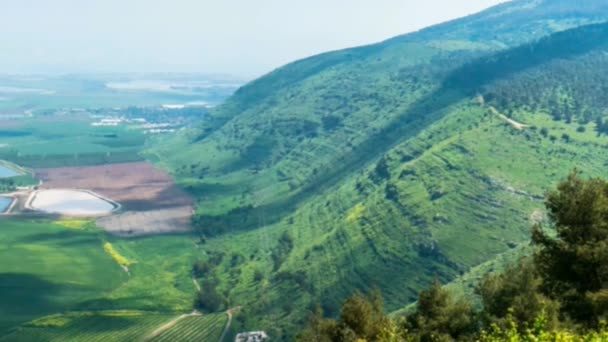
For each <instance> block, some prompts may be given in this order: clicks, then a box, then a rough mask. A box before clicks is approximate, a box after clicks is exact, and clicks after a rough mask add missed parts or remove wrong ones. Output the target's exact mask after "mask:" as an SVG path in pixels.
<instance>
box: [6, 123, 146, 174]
mask: <svg viewBox="0 0 608 342" xmlns="http://www.w3.org/2000/svg"><path fill="white" fill-rule="evenodd" d="M91 122H92V119H91V118H90V117H88V116H86V115H71V116H59V115H52V116H36V117H32V118H23V119H12V120H3V121H0V160H8V161H11V162H13V163H15V164H18V165H21V166H23V167H26V168H45V167H62V166H75V165H101V164H107V163H124V162H132V161H141V160H142V158H141V157H140V156H139V152H140V151H141V150H142V149H143V146H144V144H145V141H146V137H145V135H144V134H143V132H141V131H140V130H136V129H130V128H129V127H125V126H118V127H93V126H91Z"/></svg>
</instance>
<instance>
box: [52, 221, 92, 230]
mask: <svg viewBox="0 0 608 342" xmlns="http://www.w3.org/2000/svg"><path fill="white" fill-rule="evenodd" d="M55 223H56V224H58V225H60V226H62V227H64V228H67V229H71V230H85V229H86V227H87V225H88V224H89V223H90V221H88V220H61V221H57V222H55Z"/></svg>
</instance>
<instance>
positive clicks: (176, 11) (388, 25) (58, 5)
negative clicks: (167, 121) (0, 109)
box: [0, 0, 504, 77]
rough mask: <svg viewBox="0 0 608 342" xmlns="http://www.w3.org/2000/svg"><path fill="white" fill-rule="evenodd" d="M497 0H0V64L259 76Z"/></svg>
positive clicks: (24, 69) (12, 68)
mask: <svg viewBox="0 0 608 342" xmlns="http://www.w3.org/2000/svg"><path fill="white" fill-rule="evenodd" d="M500 2H504V0H503V1H501V0H0V72H3V73H6V72H11V73H13V72H14V73H28V72H46V71H52V72H128V71H135V72H140V71H169V72H181V71H184V72H189V71H196V72H209V73H230V74H235V75H243V76H249V77H250V76H255V75H259V74H261V73H265V72H267V71H270V70H272V69H274V68H276V67H278V66H280V65H282V64H285V63H287V62H290V61H292V60H295V59H299V58H302V57H307V56H310V55H313V54H317V53H320V52H324V51H328V50H335V49H340V48H345V47H351V46H357V45H362V44H368V43H372V42H377V41H381V40H384V39H387V38H389V37H392V36H395V35H399V34H402V33H407V32H410V31H413V30H417V29H420V28H423V27H425V26H428V25H431V24H434V23H438V22H442V21H445V20H448V19H452V18H456V17H460V16H464V15H467V14H471V13H474V12H477V11H479V10H481V9H483V8H486V7H489V6H492V5H494V4H497V3H500Z"/></svg>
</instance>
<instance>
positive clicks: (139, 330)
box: [0, 311, 174, 342]
mask: <svg viewBox="0 0 608 342" xmlns="http://www.w3.org/2000/svg"><path fill="white" fill-rule="evenodd" d="M173 317H174V315H171V314H159V313H153V312H152V313H148V312H138V311H108V312H97V313H92V312H91V313H73V314H66V315H55V316H49V317H44V318H41V319H38V320H35V321H32V322H29V323H27V324H25V325H23V326H22V327H20V328H18V329H17V330H15V331H14V332H12V333H9V334H8V335H5V336H4V337H0V341H2V342H8V341H49V342H51V341H58V342H59V341H74V342H76V341H83V342H85V341H86V342H88V341H104V342H105V341H115V342H121V341H143V340H144V339H145V337H146V336H147V335H148V334H150V333H151V332H153V331H154V329H156V328H157V327H159V326H161V325H162V324H164V323H166V322H168V321H170V320H171V319H172V318H173Z"/></svg>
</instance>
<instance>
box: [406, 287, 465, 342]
mask: <svg viewBox="0 0 608 342" xmlns="http://www.w3.org/2000/svg"><path fill="white" fill-rule="evenodd" d="M407 325H408V328H409V329H408V330H409V331H410V332H411V333H412V334H414V335H415V336H416V339H417V340H419V341H422V342H426V341H429V342H430V341H453V340H457V339H461V338H465V337H467V336H468V335H470V334H472V333H474V332H475V330H476V320H475V314H474V312H473V308H472V307H471V305H470V304H469V303H468V302H466V301H464V300H457V299H454V298H453V297H452V295H451V294H450V292H448V291H447V290H445V289H443V288H442V287H441V284H440V283H439V281H437V280H435V281H434V282H433V284H432V285H431V286H430V287H429V288H428V289H427V290H424V291H422V292H421V293H420V295H419V296H418V303H417V305H416V312H414V314H412V315H411V316H409V317H408V320H407Z"/></svg>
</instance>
